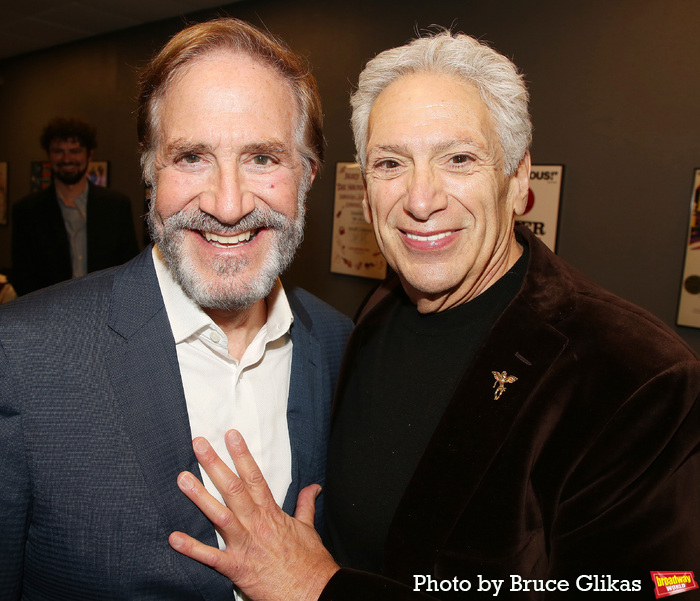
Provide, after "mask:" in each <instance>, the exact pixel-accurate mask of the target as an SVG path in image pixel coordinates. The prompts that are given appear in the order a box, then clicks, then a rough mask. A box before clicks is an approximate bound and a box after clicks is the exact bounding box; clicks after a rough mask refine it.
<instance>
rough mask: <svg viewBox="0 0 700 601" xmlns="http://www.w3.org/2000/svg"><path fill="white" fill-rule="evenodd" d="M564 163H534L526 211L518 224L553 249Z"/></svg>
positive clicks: (554, 246) (555, 238)
mask: <svg viewBox="0 0 700 601" xmlns="http://www.w3.org/2000/svg"><path fill="white" fill-rule="evenodd" d="M563 177H564V166H563V165H533V166H532V171H531V172H530V190H529V192H528V198H527V208H526V209H525V213H523V215H521V216H520V217H518V219H517V220H516V222H517V223H520V224H522V225H526V226H527V227H528V228H530V230H532V232H533V233H534V234H535V235H536V236H537V237H538V238H540V239H541V240H542V242H544V243H545V244H546V245H547V247H548V248H549V249H550V250H551V251H552V252H556V251H557V230H558V227H559V200H560V197H561V184H562V179H563Z"/></svg>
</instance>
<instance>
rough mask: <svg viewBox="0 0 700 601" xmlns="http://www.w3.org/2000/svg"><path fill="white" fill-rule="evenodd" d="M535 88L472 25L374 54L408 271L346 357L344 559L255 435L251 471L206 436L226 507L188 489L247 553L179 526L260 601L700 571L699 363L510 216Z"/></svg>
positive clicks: (329, 491)
mask: <svg viewBox="0 0 700 601" xmlns="http://www.w3.org/2000/svg"><path fill="white" fill-rule="evenodd" d="M527 100H528V95H527V91H526V88H525V86H524V83H523V80H522V77H521V76H520V75H519V74H518V72H517V70H516V68H515V66H514V65H513V64H512V63H511V62H510V61H509V60H508V59H506V58H505V57H503V56H502V55H500V54H498V53H497V52H495V51H494V50H492V49H490V48H489V47H488V46H486V45H484V44H482V43H480V42H478V41H477V40H474V39H473V38H471V37H468V36H465V35H451V34H450V33H448V32H443V33H439V34H436V35H433V36H429V37H425V38H421V39H418V40H415V41H413V42H412V43H410V44H408V45H406V46H403V47H400V48H395V49H392V50H388V51H386V52H382V53H381V54H379V55H378V56H377V57H376V58H374V59H373V60H372V61H370V62H369V64H368V65H367V67H366V69H365V70H364V71H363V73H362V74H361V76H360V82H359V87H358V90H357V92H356V93H355V94H354V95H353V98H352V105H353V118H352V123H353V129H354V133H355V142H356V145H357V156H358V161H359V162H360V164H361V166H362V169H363V172H364V176H365V185H366V194H365V200H364V211H365V217H366V219H367V221H369V222H370V223H372V224H373V227H374V231H375V234H376V237H377V241H378V243H379V246H380V248H381V250H382V253H383V254H384V256H385V257H386V259H387V261H388V263H389V264H390V265H391V267H392V268H393V269H394V271H395V272H396V274H397V275H396V277H394V278H390V279H389V280H387V281H386V282H384V283H383V284H382V286H381V287H380V288H379V290H378V291H377V292H376V293H375V294H374V296H373V297H372V298H371V299H370V300H369V301H368V303H367V305H366V306H365V307H364V309H363V311H362V314H361V317H360V319H359V321H358V323H357V326H356V329H355V331H354V332H353V335H352V336H351V339H350V342H349V344H348V348H347V350H346V353H345V357H344V361H343V368H342V369H341V375H340V379H339V388H338V392H337V394H336V398H337V403H336V406H335V409H334V417H333V425H332V434H331V443H330V449H329V456H328V476H327V482H326V488H325V499H326V505H325V507H326V514H327V524H328V530H329V532H328V534H329V544H330V548H331V549H332V551H333V554H334V558H335V562H334V560H332V559H331V558H330V556H329V555H328V554H327V552H326V551H325V550H324V549H323V548H322V547H321V546H320V543H319V542H318V540H317V539H316V538H314V536H313V533H312V532H311V530H310V528H309V525H310V524H311V515H312V511H311V504H310V503H309V502H308V497H304V498H303V499H302V501H303V503H300V505H301V508H300V511H299V514H298V517H299V518H300V519H299V520H296V521H295V520H292V518H289V517H288V516H287V517H285V516H282V514H281V513H280V512H279V511H277V510H276V509H275V508H274V507H272V503H271V501H270V497H269V493H267V492H266V491H265V487H264V484H263V483H262V481H261V479H260V474H259V472H258V470H257V469H256V467H255V464H254V462H253V460H252V457H251V455H250V453H249V452H248V451H247V450H246V448H245V445H244V443H243V442H242V440H241V437H240V435H239V434H238V433H229V435H228V436H229V438H228V443H229V452H230V453H231V455H232V456H233V458H234V462H235V463H236V464H237V466H238V468H239V474H240V476H241V479H238V478H237V477H236V476H234V475H233V474H232V473H231V472H230V471H229V470H228V469H227V468H225V466H224V465H223V464H222V463H221V462H220V460H218V459H217V458H216V456H215V454H214V453H213V451H212V450H211V448H210V447H208V446H207V445H206V444H202V447H201V451H199V454H198V457H199V458H200V462H201V463H202V464H203V465H204V466H205V469H207V471H208V472H209V473H210V475H212V479H213V480H214V481H215V483H216V484H217V485H218V486H219V488H220V489H221V490H226V491H228V494H226V495H224V498H225V500H226V502H227V504H228V508H224V507H221V506H220V505H219V504H218V503H217V502H216V501H215V500H213V499H212V498H211V497H209V496H208V495H207V494H206V493H205V491H203V490H202V487H201V486H199V485H198V484H197V483H196V482H195V481H194V479H192V478H189V477H188V478H187V482H188V484H187V486H182V489H183V490H184V491H185V492H186V494H187V495H188V496H189V497H190V498H192V499H193V500H195V502H196V503H197V504H198V505H199V506H200V507H201V508H202V509H203V510H204V511H205V513H207V514H208V515H209V516H210V517H211V519H212V520H213V522H214V523H215V524H216V525H217V527H218V528H219V529H220V530H221V531H222V532H223V536H224V539H225V540H226V541H227V543H229V544H230V546H229V548H228V549H227V550H226V551H225V552H221V551H217V550H213V549H210V548H207V547H206V546H204V545H201V544H200V543H197V542H196V541H194V540H192V539H191V538H188V537H186V536H183V535H182V534H180V533H174V534H173V535H172V537H171V543H172V544H173V546H175V547H176V548H177V549H178V550H180V551H181V552H184V553H186V554H188V555H189V556H191V557H194V558H196V559H198V560H200V561H203V562H205V563H207V564H208V565H212V566H214V567H215V568H216V569H217V570H219V571H221V572H222V573H224V574H226V575H228V576H229V577H230V578H231V579H232V580H233V581H234V582H236V583H237V584H239V585H240V586H242V588H243V590H245V591H246V592H248V593H249V594H250V595H251V596H252V598H253V599H282V598H285V596H284V595H286V598H294V599H321V600H324V601H326V600H327V601H330V600H333V601H338V600H345V599H347V600H351V599H363V600H367V599H382V600H384V599H404V598H405V599H412V598H422V596H423V595H424V594H429V595H430V596H435V597H445V596H450V595H453V594H455V593H456V594H457V595H463V594H464V593H465V592H466V591H468V590H471V591H473V592H479V591H481V592H485V591H490V592H489V593H487V594H492V595H498V596H499V597H508V596H511V595H512V596H514V597H516V598H533V599H541V598H546V597H549V598H560V597H561V596H562V594H563V593H566V592H574V593H575V592H577V591H591V592H592V591H595V592H610V593H615V594H618V593H621V592H638V591H642V590H643V588H644V589H646V590H647V592H648V593H651V585H652V583H651V582H649V572H650V570H654V569H658V568H660V567H662V566H665V568H666V569H679V570H689V569H693V568H694V567H698V564H697V561H698V558H699V557H700V485H699V482H700V407H699V406H698V403H697V397H698V394H699V393H700V363H699V362H698V360H697V358H696V357H695V355H694V354H693V352H692V351H691V350H690V349H689V348H688V347H687V346H686V345H685V344H684V343H683V342H682V341H681V340H680V339H679V338H678V337H677V336H676V335H675V334H674V333H673V332H671V331H670V330H669V329H668V328H667V327H666V326H665V325H664V324H662V323H661V322H660V321H659V320H658V319H656V318H655V317H653V316H651V315H649V314H648V313H646V312H645V311H643V310H642V309H640V308H638V307H635V306H633V305H631V304H630V303H627V302H626V301H624V300H622V299H620V298H618V297H616V296H614V295H612V294H611V293H609V292H607V291H605V290H603V289H601V288H600V287H598V286H597V285H595V284H594V283H592V282H591V281H589V280H588V279H587V278H585V277H584V276H583V275H582V274H580V273H579V272H577V271H576V270H574V269H573V268H572V267H570V266H569V265H568V264H566V263H565V262H564V261H562V260H561V259H559V258H558V257H556V256H554V255H553V254H552V253H551V252H550V251H549V250H547V248H546V247H545V246H544V245H543V244H542V243H541V242H539V241H538V240H537V239H536V238H535V237H534V236H532V235H531V234H529V233H528V231H527V230H525V229H519V228H515V217H516V216H517V215H520V214H522V213H523V211H524V210H525V206H526V199H527V193H528V185H529V175H530V155H529V151H528V147H529V145H530V137H531V126H530V119H529V116H528V110H527ZM310 492H311V491H307V492H305V493H304V494H305V495H309V496H310ZM260 524H264V526H263V527H261V526H260ZM272 525H274V526H275V528H274V530H275V531H276V532H281V534H279V535H277V536H272V535H271V534H270V532H271V531H272V530H273V527H272ZM278 537H279V538H278ZM280 539H281V540H284V544H280V543H279V542H278V541H279V540H280ZM249 558H254V559H249ZM336 562H337V563H336ZM266 566H267V570H269V572H266V571H265V568H266ZM341 566H342V567H341ZM267 574H269V575H270V577H268V576H267ZM272 580H274V581H275V582H274V585H273V583H272V582H271V581H272ZM504 583H505V584H504ZM647 596H650V595H647Z"/></svg>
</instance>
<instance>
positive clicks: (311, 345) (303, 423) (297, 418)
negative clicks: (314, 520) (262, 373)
mask: <svg viewBox="0 0 700 601" xmlns="http://www.w3.org/2000/svg"><path fill="white" fill-rule="evenodd" d="M288 299H289V302H290V306H291V307H292V312H293V314H294V323H293V324H292V329H291V336H292V344H293V351H292V353H293V354H292V371H291V377H290V381H289V398H288V401H287V424H288V428H289V442H290V444H291V451H292V483H291V484H290V486H289V490H288V491H287V495H286V497H285V500H284V504H283V505H282V509H284V511H286V512H287V513H289V514H293V513H294V509H295V507H296V503H297V496H298V494H299V490H300V488H301V482H302V481H304V480H305V479H306V478H308V477H311V476H310V475H311V474H312V473H314V472H317V471H318V472H319V473H321V474H323V473H325V466H319V465H318V462H319V461H321V460H322V459H323V460H325V456H324V457H323V458H320V457H317V456H316V453H315V444H314V443H315V442H316V441H317V440H318V432H319V431H320V430H319V428H320V427H322V424H321V423H320V420H321V419H322V416H321V415H319V414H318V413H319V411H318V408H319V400H318V396H319V395H320V394H322V391H323V382H322V376H323V374H322V373H321V366H320V365H318V364H317V361H316V358H317V357H319V356H320V352H321V351H320V346H319V343H318V341H317V340H316V339H315V338H314V337H313V336H311V333H310V326H311V323H310V320H311V317H310V316H309V314H308V313H307V312H306V310H305V309H304V308H303V306H301V305H300V304H299V303H298V302H296V299H295V298H294V297H293V296H292V295H291V294H288Z"/></svg>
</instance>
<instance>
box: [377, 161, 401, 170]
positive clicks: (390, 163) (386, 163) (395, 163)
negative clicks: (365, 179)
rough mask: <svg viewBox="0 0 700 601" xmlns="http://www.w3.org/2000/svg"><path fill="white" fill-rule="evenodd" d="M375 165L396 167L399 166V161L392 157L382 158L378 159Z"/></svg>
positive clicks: (378, 166) (385, 167) (380, 167)
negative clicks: (381, 159)
mask: <svg viewBox="0 0 700 601" xmlns="http://www.w3.org/2000/svg"><path fill="white" fill-rule="evenodd" d="M375 166H376V167H377V168H378V169H396V168H397V167H398V166H399V162H398V161H395V160H394V159H384V160H383V161H378V162H377V163H376V165H375Z"/></svg>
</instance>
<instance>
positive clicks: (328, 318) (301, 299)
mask: <svg viewBox="0 0 700 601" xmlns="http://www.w3.org/2000/svg"><path fill="white" fill-rule="evenodd" d="M284 292H285V294H286V295H287V299H288V300H289V305H290V307H291V308H292V312H293V313H294V315H295V317H296V318H298V319H301V321H302V322H303V323H304V325H305V326H306V328H307V329H308V330H309V331H311V332H313V333H314V334H316V335H321V336H322V335H323V334H324V333H327V332H329V331H333V332H336V333H341V334H344V335H346V336H347V335H348V334H349V333H350V330H352V320H351V319H350V318H349V317H348V316H347V315H345V314H343V313H341V312H340V311H338V310H337V309H336V308H334V307H332V306H331V305H329V304H328V303H326V302H325V301H322V300H321V299H320V298H318V297H317V296H314V295H313V294H311V293H310V292H308V291H306V290H304V289H303V288H299V287H297V286H285V287H284Z"/></svg>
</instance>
